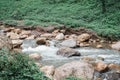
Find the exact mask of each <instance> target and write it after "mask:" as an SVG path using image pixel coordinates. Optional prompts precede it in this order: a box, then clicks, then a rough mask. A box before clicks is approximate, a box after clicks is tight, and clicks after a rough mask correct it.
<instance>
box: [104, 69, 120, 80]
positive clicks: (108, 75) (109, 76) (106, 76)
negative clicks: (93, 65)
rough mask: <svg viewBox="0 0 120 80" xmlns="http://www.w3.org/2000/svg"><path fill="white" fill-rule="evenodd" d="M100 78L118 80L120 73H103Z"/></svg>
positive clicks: (119, 79)
mask: <svg viewBox="0 0 120 80" xmlns="http://www.w3.org/2000/svg"><path fill="white" fill-rule="evenodd" d="M102 77H103V79H102V80H120V73H118V72H114V71H112V72H107V73H104V75H103V76H102Z"/></svg>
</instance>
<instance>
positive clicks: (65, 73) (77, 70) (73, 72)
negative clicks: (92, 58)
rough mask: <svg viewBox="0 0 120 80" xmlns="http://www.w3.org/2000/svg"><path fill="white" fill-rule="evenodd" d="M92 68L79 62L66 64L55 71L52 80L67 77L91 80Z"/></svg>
mask: <svg viewBox="0 0 120 80" xmlns="http://www.w3.org/2000/svg"><path fill="white" fill-rule="evenodd" d="M93 75H94V68H93V67H92V65H91V64H88V63H86V62H80V61H73V62H70V63H66V64H64V65H62V66H60V67H58V68H56V69H55V73H54V80H63V79H64V78H67V77H69V76H74V77H77V78H81V79H83V80H93Z"/></svg>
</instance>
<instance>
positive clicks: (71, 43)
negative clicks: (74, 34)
mask: <svg viewBox="0 0 120 80" xmlns="http://www.w3.org/2000/svg"><path fill="white" fill-rule="evenodd" d="M60 45H61V46H63V47H71V48H72V47H76V45H77V42H76V40H74V39H68V40H64V41H63V42H62V43H60Z"/></svg>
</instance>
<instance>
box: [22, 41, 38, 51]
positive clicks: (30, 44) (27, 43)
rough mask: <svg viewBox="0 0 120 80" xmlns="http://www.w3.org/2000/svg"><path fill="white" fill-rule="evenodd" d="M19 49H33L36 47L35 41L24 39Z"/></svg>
mask: <svg viewBox="0 0 120 80" xmlns="http://www.w3.org/2000/svg"><path fill="white" fill-rule="evenodd" d="M21 47H22V48H23V49H24V48H30V47H31V48H35V47H37V44H36V40H34V39H25V40H23V44H22V45H21Z"/></svg>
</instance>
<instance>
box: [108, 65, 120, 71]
mask: <svg viewBox="0 0 120 80" xmlns="http://www.w3.org/2000/svg"><path fill="white" fill-rule="evenodd" d="M108 68H109V69H111V70H115V71H117V72H119V73H120V65H118V64H109V65H108Z"/></svg>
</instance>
